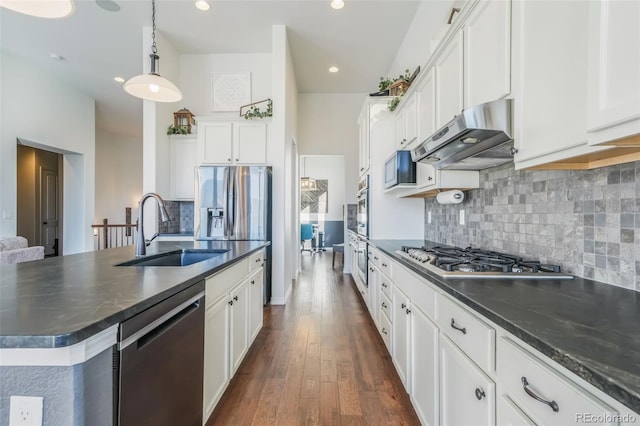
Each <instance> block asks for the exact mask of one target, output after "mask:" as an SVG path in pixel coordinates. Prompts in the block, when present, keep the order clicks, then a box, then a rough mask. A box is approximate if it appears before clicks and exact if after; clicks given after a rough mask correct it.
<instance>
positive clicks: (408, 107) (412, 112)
mask: <svg viewBox="0 0 640 426" xmlns="http://www.w3.org/2000/svg"><path fill="white" fill-rule="evenodd" d="M419 97H420V95H419V94H418V93H417V92H415V91H414V92H413V93H411V94H410V95H409V97H408V98H407V99H406V100H405V104H404V137H405V139H406V142H405V143H404V144H403V145H402V149H407V146H408V145H411V144H412V143H413V142H414V141H415V140H416V139H417V138H418V98H419Z"/></svg>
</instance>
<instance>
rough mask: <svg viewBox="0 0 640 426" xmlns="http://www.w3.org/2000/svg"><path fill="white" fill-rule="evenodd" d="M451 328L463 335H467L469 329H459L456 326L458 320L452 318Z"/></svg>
mask: <svg viewBox="0 0 640 426" xmlns="http://www.w3.org/2000/svg"><path fill="white" fill-rule="evenodd" d="M451 328H453V329H456V330H458V331H461V332H462V334H467V329H466V328H465V327H458V326H457V325H456V320H454V319H453V318H451Z"/></svg>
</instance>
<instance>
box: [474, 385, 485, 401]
mask: <svg viewBox="0 0 640 426" xmlns="http://www.w3.org/2000/svg"><path fill="white" fill-rule="evenodd" d="M485 396H486V394H485V393H484V391H483V390H482V389H480V388H476V398H478V401H480V400H481V399H482V398H484V397H485Z"/></svg>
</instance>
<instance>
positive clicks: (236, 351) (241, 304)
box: [229, 280, 249, 377]
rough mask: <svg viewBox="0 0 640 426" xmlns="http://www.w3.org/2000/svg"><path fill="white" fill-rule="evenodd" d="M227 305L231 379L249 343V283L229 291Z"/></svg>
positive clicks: (244, 282)
mask: <svg viewBox="0 0 640 426" xmlns="http://www.w3.org/2000/svg"><path fill="white" fill-rule="evenodd" d="M229 305H230V306H231V324H230V325H231V326H230V330H231V332H230V336H231V342H230V349H231V351H230V352H231V354H230V360H231V363H230V368H231V377H233V375H234V374H235V372H236V370H237V369H238V367H239V366H240V363H241V362H242V358H244V354H245V353H246V352H247V347H248V342H249V336H248V335H249V323H248V321H249V316H248V313H249V312H248V311H249V281H246V280H245V281H243V282H242V283H241V284H240V285H238V286H237V287H236V288H235V289H233V290H232V291H231V293H230V300H229Z"/></svg>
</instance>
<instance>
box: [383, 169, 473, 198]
mask: <svg viewBox="0 0 640 426" xmlns="http://www.w3.org/2000/svg"><path fill="white" fill-rule="evenodd" d="M479 186H480V172H479V171H476V170H436V169H434V168H433V166H432V165H431V164H426V163H416V185H415V187H414V188H406V189H403V190H401V191H396V196H397V197H400V198H405V197H410V198H414V197H435V196H436V195H437V194H438V192H441V191H447V190H449V189H460V190H468V189H474V188H478V187H479Z"/></svg>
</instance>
